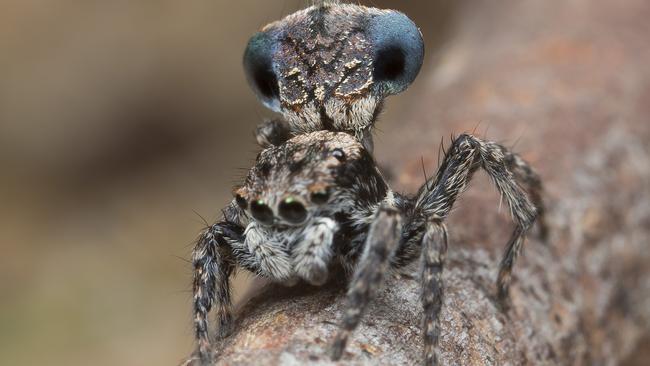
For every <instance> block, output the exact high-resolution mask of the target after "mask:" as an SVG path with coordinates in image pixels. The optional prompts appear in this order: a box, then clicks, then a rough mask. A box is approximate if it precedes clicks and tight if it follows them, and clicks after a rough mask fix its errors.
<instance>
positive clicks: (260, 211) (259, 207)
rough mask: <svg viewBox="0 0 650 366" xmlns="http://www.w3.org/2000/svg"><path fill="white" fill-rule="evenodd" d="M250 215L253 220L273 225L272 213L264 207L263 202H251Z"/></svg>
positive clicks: (267, 207)
mask: <svg viewBox="0 0 650 366" xmlns="http://www.w3.org/2000/svg"><path fill="white" fill-rule="evenodd" d="M251 214H252V215H253V217H254V218H255V220H257V221H259V222H261V223H262V224H265V225H270V224H272V223H273V211H271V209H270V208H269V206H267V205H266V203H265V202H264V201H263V200H256V201H253V202H251Z"/></svg>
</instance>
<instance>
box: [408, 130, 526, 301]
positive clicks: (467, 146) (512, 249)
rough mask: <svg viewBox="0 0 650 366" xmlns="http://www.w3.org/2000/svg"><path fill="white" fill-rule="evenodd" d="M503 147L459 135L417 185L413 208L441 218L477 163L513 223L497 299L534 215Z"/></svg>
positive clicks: (504, 293) (506, 284)
mask: <svg viewBox="0 0 650 366" xmlns="http://www.w3.org/2000/svg"><path fill="white" fill-rule="evenodd" d="M504 151H507V150H506V149H505V148H504V147H503V146H501V145H498V144H496V143H493V142H486V141H482V140H480V139H478V138H476V137H474V136H471V135H466V134H464V135H461V136H459V137H458V138H456V140H454V142H453V144H452V146H451V148H450V149H449V150H448V151H446V152H445V158H444V160H443V162H442V165H441V166H440V169H439V170H438V173H437V174H436V176H435V177H434V178H432V179H431V180H430V181H428V182H427V184H425V186H423V187H422V188H420V191H419V192H418V194H417V198H416V210H420V211H421V214H423V216H424V217H440V218H442V219H444V218H446V217H447V215H448V214H449V212H450V211H451V208H452V206H453V204H454V202H455V201H456V199H457V198H458V195H459V194H460V193H461V192H462V191H463V190H464V189H465V187H466V186H467V184H468V183H469V180H470V178H471V176H472V173H473V172H474V171H475V170H476V169H477V168H478V167H482V168H483V169H484V170H485V171H486V172H487V174H488V175H489V176H490V178H491V179H492V181H493V182H494V184H495V185H496V187H497V189H498V191H499V193H500V194H501V197H502V198H503V199H505V201H506V202H507V203H508V206H509V207H510V213H511V216H512V217H513V220H514V221H515V224H516V227H515V229H514V231H513V234H512V237H511V239H510V241H509V242H508V245H507V248H506V252H505V254H504V256H503V260H502V261H501V266H500V270H499V277H498V280H497V287H498V295H499V298H500V299H501V300H503V299H505V298H506V297H507V294H508V287H509V284H510V278H511V272H512V267H513V265H514V262H515V260H516V258H517V256H518V255H519V252H520V250H521V247H522V245H523V242H524V238H525V234H526V232H527V231H528V229H529V228H530V227H531V225H532V224H533V223H534V221H535V218H536V216H537V210H536V209H535V206H534V205H533V203H532V202H531V201H530V199H529V198H528V195H527V194H526V192H525V191H524V190H523V189H522V188H521V187H520V186H519V185H518V184H517V181H516V179H515V176H514V174H513V173H512V172H511V171H510V170H509V169H508V165H507V163H506V156H505V155H504Z"/></svg>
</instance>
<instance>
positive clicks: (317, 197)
mask: <svg viewBox="0 0 650 366" xmlns="http://www.w3.org/2000/svg"><path fill="white" fill-rule="evenodd" d="M329 198H330V193H329V192H328V191H327V189H321V190H318V191H315V192H312V193H311V201H312V202H314V203H315V204H317V205H322V204H323V203H326V202H327V200H329Z"/></svg>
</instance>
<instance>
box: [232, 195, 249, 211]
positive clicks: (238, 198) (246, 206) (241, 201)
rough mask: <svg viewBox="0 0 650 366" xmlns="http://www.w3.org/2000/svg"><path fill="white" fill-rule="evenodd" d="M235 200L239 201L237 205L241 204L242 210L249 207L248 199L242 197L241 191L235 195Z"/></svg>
mask: <svg viewBox="0 0 650 366" xmlns="http://www.w3.org/2000/svg"><path fill="white" fill-rule="evenodd" d="M235 202H236V203H237V206H239V208H241V209H242V210H245V209H247V208H248V202H246V199H245V198H244V197H242V196H241V195H240V194H239V193H238V194H236V195H235Z"/></svg>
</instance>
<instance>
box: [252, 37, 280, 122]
mask: <svg viewBox="0 0 650 366" xmlns="http://www.w3.org/2000/svg"><path fill="white" fill-rule="evenodd" d="M274 44H275V41H274V40H273V39H272V38H271V37H270V36H269V35H268V34H266V33H263V32H260V33H257V34H255V35H254V36H253V37H251V39H250V41H248V45H247V46H246V51H244V71H245V72H246V78H247V79H248V83H249V84H250V85H251V88H252V89H253V91H254V92H255V94H257V97H258V98H259V99H260V100H261V101H262V103H264V105H266V106H267V107H269V108H271V109H273V110H275V111H277V110H279V108H280V89H279V86H278V78H277V76H276V74H275V70H274V69H273V52H274V50H273V48H274Z"/></svg>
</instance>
